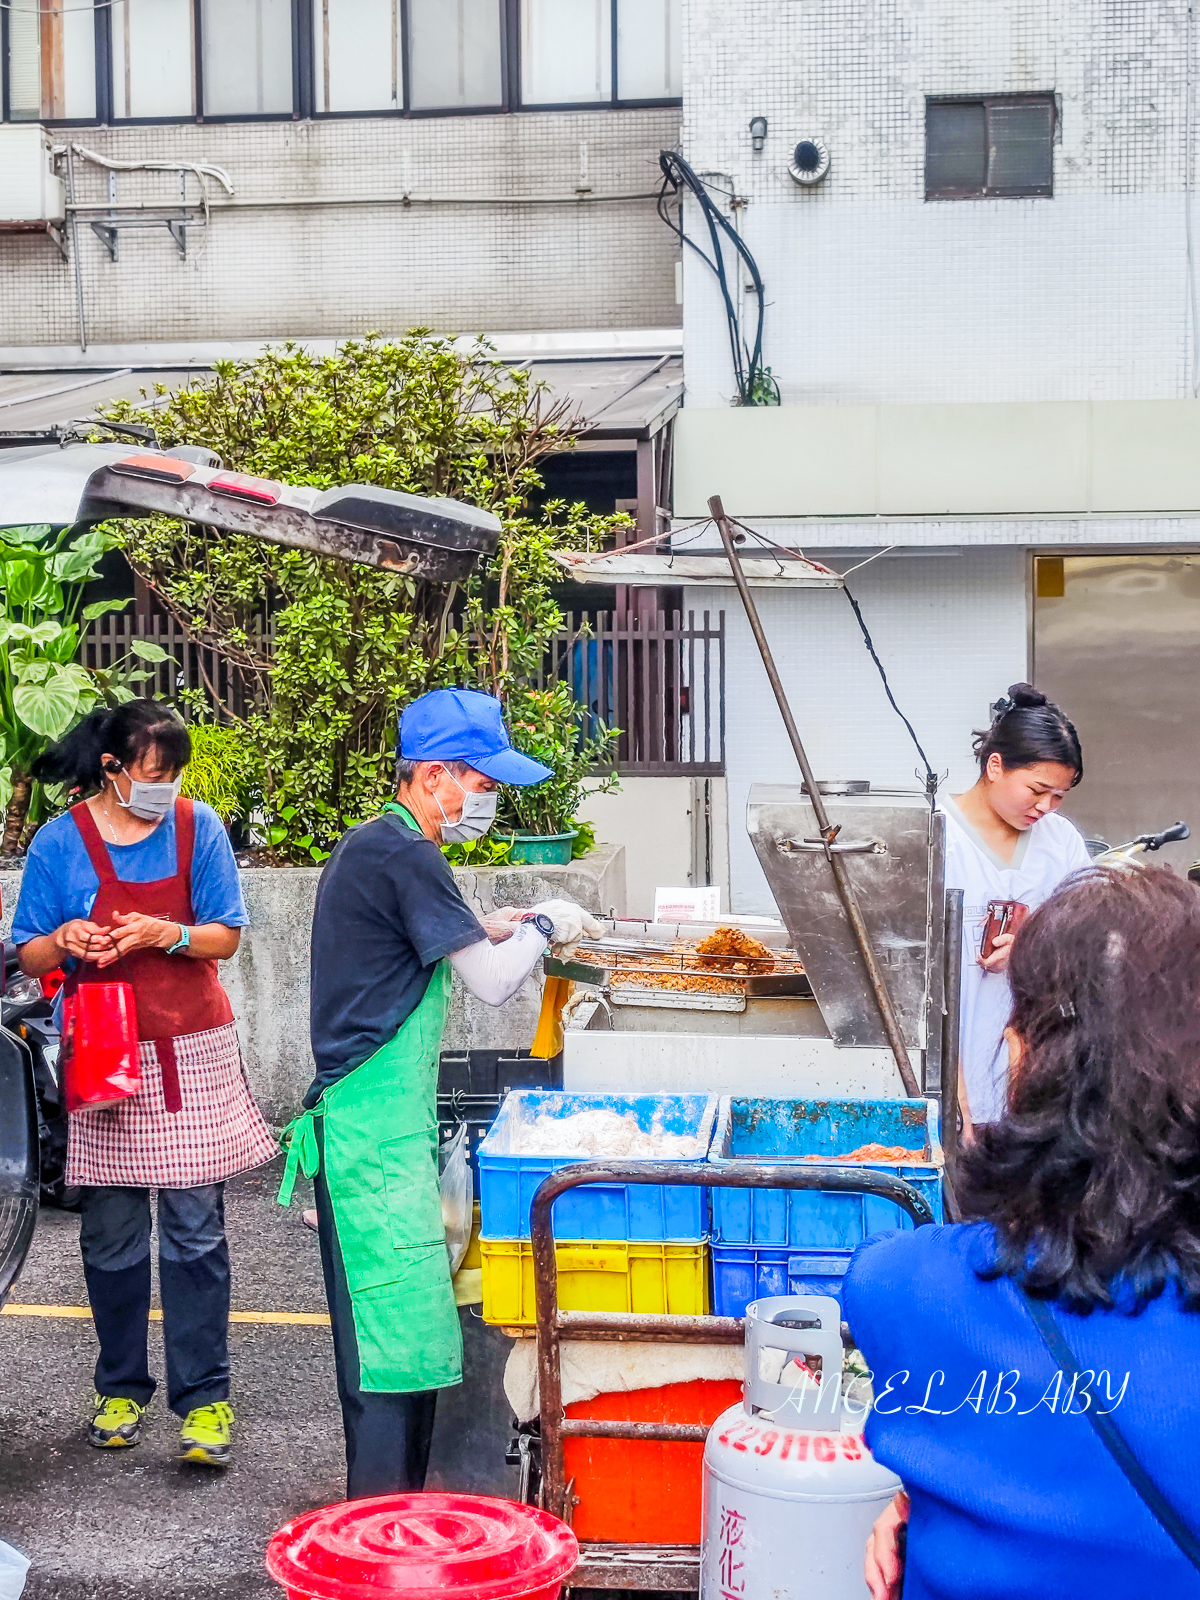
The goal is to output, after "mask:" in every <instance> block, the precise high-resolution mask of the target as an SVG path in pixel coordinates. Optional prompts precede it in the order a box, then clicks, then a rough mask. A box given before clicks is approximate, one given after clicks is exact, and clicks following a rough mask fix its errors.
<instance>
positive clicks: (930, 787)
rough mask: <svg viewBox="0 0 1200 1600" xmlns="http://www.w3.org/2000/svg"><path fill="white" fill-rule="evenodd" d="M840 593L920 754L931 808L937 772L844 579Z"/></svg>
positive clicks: (895, 710)
mask: <svg viewBox="0 0 1200 1600" xmlns="http://www.w3.org/2000/svg"><path fill="white" fill-rule="evenodd" d="M842 593H843V594H844V595H845V596H846V599H847V600H849V602H850V609H851V610H852V611H853V612H854V615H855V617H856V619H857V621H858V625H859V627H860V628H861V629H862V636H863V643H864V644H865V645H866V647H867V651H868V653H869V655H870V657H871V660H872V661H873V662H874V663H875V667H876V670H877V671H878V673H879V677H880V681H881V682H882V684H883V692H884V694H886V695H887V697H888V701H889V703H890V704H891V708H892V710H893V711H894V712H895V713H896V715H897V716H898V717H899V718H900V721H901V722H902V723H903V724H904V726H905V727H906V728H907V729H908V736H909V738H910V739H911V740H912V742H913V744H914V745H915V746H916V749H917V754H918V755H919V756H920V758H921V763H922V765H923V766H924V768H925V797H926V799H927V800H928V801H929V804H930V807H931V808H932V806H933V804H934V801H935V800H936V799H937V786H938V780H937V773H936V772H934V770H933V768H932V767H931V766H930V765H929V757H928V756H927V755H926V754H925V751H924V750H923V749H922V747H921V741H920V740H919V739H918V738H917V732H916V729H915V728H914V727H913V725H912V723H911V722H910V721H909V720H908V718H907V717H906V716H905V715H904V713H903V711H901V709H900V707H899V705H898V704H897V702H896V696H895V695H894V694H893V693H892V686H891V684H890V683H889V682H888V675H887V673H886V672H885V671H884V667H883V662H882V661H880V659H879V656H878V655H877V654H876V651H875V644H874V641H873V640H872V638H871V635H870V633H869V632H868V631H867V624H866V621H865V619H864V617H863V614H862V608H861V607H860V605H859V603H858V601H857V600H856V599H855V598H854V596H853V595H852V594H851V593H850V590H849V588H848V587H847V585H846V583H845V581H844V580H843V582H842Z"/></svg>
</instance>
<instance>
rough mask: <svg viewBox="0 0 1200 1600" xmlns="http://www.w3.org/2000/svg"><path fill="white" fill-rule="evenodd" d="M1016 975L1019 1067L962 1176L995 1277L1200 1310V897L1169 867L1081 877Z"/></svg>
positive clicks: (1131, 1307)
mask: <svg viewBox="0 0 1200 1600" xmlns="http://www.w3.org/2000/svg"><path fill="white" fill-rule="evenodd" d="M1008 974H1009V979H1010V982H1011V984H1012V992H1013V1010H1012V1020H1011V1026H1012V1028H1013V1030H1014V1031H1015V1033H1016V1034H1017V1036H1018V1038H1019V1039H1020V1040H1021V1042H1022V1044H1023V1046H1024V1057H1023V1059H1022V1061H1021V1063H1020V1065H1019V1066H1018V1068H1017V1069H1016V1070H1015V1071H1014V1072H1013V1073H1012V1075H1011V1080H1010V1084H1009V1102H1008V1110H1007V1113H1006V1115H1005V1116H1004V1117H1003V1118H1002V1119H1001V1120H1000V1121H999V1122H995V1123H992V1124H990V1125H987V1126H983V1127H980V1128H979V1129H978V1131H977V1134H976V1137H975V1140H974V1141H973V1143H972V1144H971V1145H970V1146H969V1147H968V1148H967V1149H966V1150H965V1151H964V1153H963V1156H962V1160H961V1164H960V1168H959V1178H958V1187H959V1195H960V1199H961V1202H962V1205H963V1209H964V1213H965V1214H966V1215H968V1216H971V1217H978V1218H985V1219H986V1220H988V1221H990V1222H991V1223H992V1224H993V1225H994V1228H995V1235H996V1255H995V1261H994V1266H993V1267H992V1268H991V1270H989V1271H987V1272H986V1273H985V1276H992V1277H994V1276H1000V1275H1004V1276H1008V1277H1012V1278H1014V1279H1016V1280H1017V1281H1018V1282H1019V1283H1021V1284H1022V1285H1023V1286H1024V1287H1025V1288H1026V1289H1027V1290H1028V1291H1029V1292H1030V1293H1031V1294H1033V1295H1036V1296H1044V1297H1047V1298H1053V1299H1057V1300H1062V1301H1064V1302H1065V1303H1066V1304H1068V1305H1070V1306H1071V1307H1072V1308H1073V1309H1075V1310H1080V1311H1086V1310H1091V1309H1093V1308H1095V1307H1097V1306H1100V1307H1116V1308H1117V1309H1119V1310H1123V1311H1129V1312H1132V1311H1136V1310H1137V1309H1139V1308H1140V1307H1141V1306H1142V1305H1144V1304H1145V1303H1146V1301H1148V1300H1152V1299H1154V1298H1155V1297H1156V1296H1157V1295H1160V1294H1161V1293H1162V1292H1163V1290H1164V1289H1165V1288H1166V1287H1167V1285H1168V1284H1169V1283H1171V1282H1175V1283H1177V1284H1178V1285H1179V1286H1180V1288H1181V1290H1182V1292H1183V1295H1184V1300H1185V1304H1186V1305H1187V1308H1188V1309H1189V1310H1193V1311H1195V1310H1200V892H1198V891H1197V889H1196V888H1195V887H1194V886H1193V885H1192V884H1190V883H1188V882H1186V881H1185V880H1183V879H1181V878H1178V877H1176V876H1175V874H1174V873H1173V872H1172V871H1171V870H1170V869H1169V868H1168V867H1149V868H1146V869H1145V870H1143V871H1132V870H1128V869H1126V870H1122V869H1119V868H1091V869H1088V870H1085V871H1084V872H1082V873H1080V874H1078V875H1077V876H1076V877H1075V878H1074V879H1072V880H1069V881H1068V883H1067V884H1066V885H1065V886H1064V887H1063V888H1062V889H1061V890H1060V891H1059V892H1058V893H1057V894H1055V895H1054V896H1053V897H1052V898H1051V899H1050V900H1048V901H1047V902H1046V903H1045V905H1043V906H1042V907H1041V908H1040V909H1039V910H1037V911H1035V912H1034V914H1033V915H1032V916H1031V917H1030V918H1029V919H1028V920H1027V921H1026V922H1025V924H1024V926H1023V927H1022V928H1021V931H1020V933H1019V934H1018V935H1017V939H1016V942H1015V944H1014V945H1013V947H1012V956H1011V958H1010V961H1009V968H1008Z"/></svg>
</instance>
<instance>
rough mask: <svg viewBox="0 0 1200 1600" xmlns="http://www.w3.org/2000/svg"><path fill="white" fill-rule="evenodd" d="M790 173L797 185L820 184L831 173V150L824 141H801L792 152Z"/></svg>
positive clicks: (789, 166) (789, 164) (789, 163)
mask: <svg viewBox="0 0 1200 1600" xmlns="http://www.w3.org/2000/svg"><path fill="white" fill-rule="evenodd" d="M788 171H789V172H790V173H791V175H792V177H793V178H794V179H795V180H796V182H797V183H803V184H810V183H820V181H821V179H822V178H823V177H824V176H825V174H826V173H827V172H828V171H829V148H828V146H827V145H826V143H825V141H824V139H801V141H800V143H799V144H798V145H797V146H796V148H795V150H793V152H792V159H791V160H790V161H789V162H788Z"/></svg>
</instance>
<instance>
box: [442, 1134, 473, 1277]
mask: <svg viewBox="0 0 1200 1600" xmlns="http://www.w3.org/2000/svg"><path fill="white" fill-rule="evenodd" d="M438 1171H439V1173H440V1174H441V1186H442V1226H443V1227H444V1228H445V1230H446V1254H447V1255H448V1256H449V1257H450V1275H451V1277H453V1276H454V1274H455V1273H456V1272H457V1271H458V1269H459V1267H460V1266H461V1265H462V1260H463V1257H464V1256H465V1255H466V1253H467V1246H468V1245H469V1244H470V1242H471V1223H472V1214H473V1211H474V1206H475V1184H474V1180H473V1179H472V1176H471V1163H470V1162H469V1161H468V1160H467V1125H466V1123H465V1122H460V1123H459V1125H458V1127H457V1129H456V1130H455V1132H454V1133H453V1134H452V1135H451V1136H450V1138H449V1139H447V1140H446V1142H445V1143H444V1144H442V1145H440V1146H439V1147H438Z"/></svg>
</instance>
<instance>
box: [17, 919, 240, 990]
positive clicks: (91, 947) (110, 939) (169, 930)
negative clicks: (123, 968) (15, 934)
mask: <svg viewBox="0 0 1200 1600" xmlns="http://www.w3.org/2000/svg"><path fill="white" fill-rule="evenodd" d="M189 931H190V933H191V943H190V944H189V946H188V949H187V952H186V953H187V954H188V955H189V956H191V958H192V959H193V960H194V961H228V960H229V958H230V956H232V955H235V954H236V953H237V948H238V945H239V944H240V943H241V938H242V930H241V929H240V928H227V927H226V926H225V924H224V923H223V922H202V923H200V924H199V926H197V927H193V928H191V929H190V930H189ZM179 938H180V925H179V923H177V922H167V921H165V920H164V919H163V918H161V917H145V916H142V915H141V913H140V912H136V911H135V912H121V911H118V912H117V914H116V916H115V917H114V918H113V926H112V927H111V928H102V927H100V926H99V925H98V924H97V923H95V922H87V921H85V920H84V918H82V917H76V918H75V919H74V920H73V921H71V922H64V923H63V925H62V927H61V928H56V929H55V930H54V932H53V933H44V934H41V935H39V937H38V938H36V939H30V940H29V942H28V943H27V944H23V945H22V946H21V950H20V961H21V971H22V972H26V973H28V974H29V976H30V977H31V978H44V977H45V975H46V973H48V972H52V971H53V970H54V968H55V967H61V966H62V964H63V962H64V961H65V960H66V959H67V957H68V956H73V957H74V958H75V959H76V960H77V961H92V962H95V964H96V966H97V967H110V966H112V964H113V963H114V962H115V961H116V960H117V959H118V957H119V956H125V955H129V954H130V952H131V951H134V950H169V949H170V948H171V946H172V945H173V944H175V943H176V942H177V941H178V940H179Z"/></svg>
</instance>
